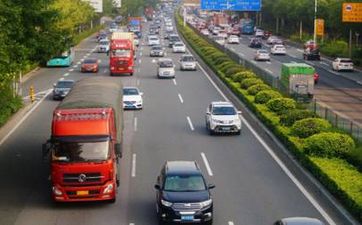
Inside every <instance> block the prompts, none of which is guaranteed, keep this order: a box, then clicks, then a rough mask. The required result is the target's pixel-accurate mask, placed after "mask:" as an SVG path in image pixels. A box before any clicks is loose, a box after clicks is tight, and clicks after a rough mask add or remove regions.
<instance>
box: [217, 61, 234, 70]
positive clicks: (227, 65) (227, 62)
mask: <svg viewBox="0 0 362 225" xmlns="http://www.w3.org/2000/svg"><path fill="white" fill-rule="evenodd" d="M215 64H216V67H217V68H218V69H219V70H222V69H223V68H224V67H229V66H230V65H233V64H234V62H233V61H231V60H227V61H224V62H221V63H215Z"/></svg>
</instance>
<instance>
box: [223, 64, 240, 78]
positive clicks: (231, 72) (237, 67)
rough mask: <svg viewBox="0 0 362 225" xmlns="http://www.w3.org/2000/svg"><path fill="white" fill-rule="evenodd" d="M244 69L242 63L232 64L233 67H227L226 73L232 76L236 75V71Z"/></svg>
mask: <svg viewBox="0 0 362 225" xmlns="http://www.w3.org/2000/svg"><path fill="white" fill-rule="evenodd" d="M243 70H244V68H243V67H242V66H240V65H235V66H232V67H229V68H226V69H225V75H226V76H227V77H232V76H234V74H236V73H240V72H242V71H243Z"/></svg>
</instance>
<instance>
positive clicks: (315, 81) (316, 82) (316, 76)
mask: <svg viewBox="0 0 362 225" xmlns="http://www.w3.org/2000/svg"><path fill="white" fill-rule="evenodd" d="M313 78H314V84H318V81H319V74H318V73H317V72H315V73H314V75H313Z"/></svg>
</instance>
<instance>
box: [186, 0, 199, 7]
mask: <svg viewBox="0 0 362 225" xmlns="http://www.w3.org/2000/svg"><path fill="white" fill-rule="evenodd" d="M182 4H183V5H185V6H199V5H200V0H183V1H182Z"/></svg>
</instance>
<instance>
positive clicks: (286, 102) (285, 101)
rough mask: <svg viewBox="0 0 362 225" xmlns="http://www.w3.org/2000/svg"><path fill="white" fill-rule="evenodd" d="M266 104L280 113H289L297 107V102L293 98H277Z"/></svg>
mask: <svg viewBox="0 0 362 225" xmlns="http://www.w3.org/2000/svg"><path fill="white" fill-rule="evenodd" d="M266 106H267V107H268V108H269V109H270V110H271V111H272V112H275V113H276V114H278V115H281V114H283V113H287V112H288V111H289V110H292V109H295V108H296V107H297V103H296V102H295V101H294V100H293V99H291V98H284V97H281V98H275V99H272V100H270V101H268V102H267V103H266Z"/></svg>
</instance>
